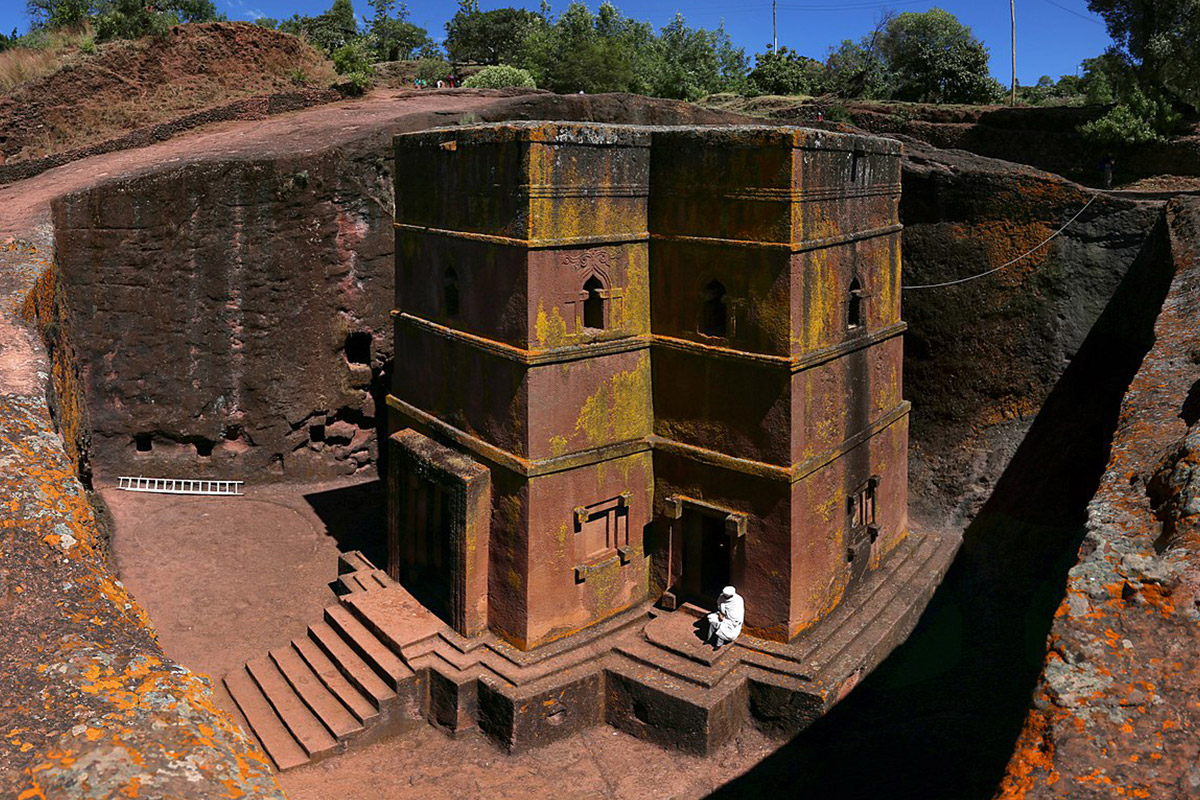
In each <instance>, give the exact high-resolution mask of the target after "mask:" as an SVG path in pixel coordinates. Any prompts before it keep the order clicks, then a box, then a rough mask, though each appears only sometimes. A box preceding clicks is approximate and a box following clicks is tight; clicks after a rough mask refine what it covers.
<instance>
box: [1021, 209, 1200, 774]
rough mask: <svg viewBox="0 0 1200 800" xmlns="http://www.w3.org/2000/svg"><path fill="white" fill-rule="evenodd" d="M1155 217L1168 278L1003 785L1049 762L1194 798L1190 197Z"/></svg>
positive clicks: (1198, 238) (1199, 370)
mask: <svg viewBox="0 0 1200 800" xmlns="http://www.w3.org/2000/svg"><path fill="white" fill-rule="evenodd" d="M1166 221H1167V228H1168V233H1169V242H1170V247H1171V253H1170V255H1171V259H1170V261H1169V262H1168V263H1166V264H1165V265H1164V269H1169V270H1170V277H1171V279H1172V280H1171V281H1170V285H1169V287H1168V288H1166V289H1165V299H1164V300H1163V303H1162V309H1161V311H1160V312H1159V315H1158V319H1157V320H1156V322H1155V325H1154V332H1153V333H1154V344H1153V346H1152V347H1151V348H1150V350H1149V352H1148V353H1147V354H1146V356H1145V357H1144V359H1143V360H1142V362H1141V366H1140V369H1139V371H1138V372H1137V374H1136V375H1135V376H1134V378H1133V380H1132V382H1131V383H1130V385H1129V387H1128V389H1127V390H1126V393H1125V397H1124V400H1123V402H1122V407H1121V411H1120V417H1119V421H1118V424H1117V429H1116V432H1115V434H1114V438H1113V442H1112V446H1111V450H1110V454H1109V463H1108V467H1107V469H1106V472H1105V474H1104V477H1103V479H1102V481H1101V484H1100V486H1099V488H1098V490H1097V492H1096V494H1095V496H1094V497H1093V499H1092V502H1091V504H1090V505H1089V507H1088V530H1087V535H1086V538H1085V545H1084V548H1083V550H1082V553H1081V556H1080V559H1079V561H1078V563H1077V564H1076V565H1075V567H1074V568H1072V570H1071V572H1070V575H1069V577H1068V584H1067V587H1066V597H1065V598H1064V600H1063V602H1062V604H1061V605H1060V607H1059V609H1058V611H1057V613H1056V614H1055V618H1054V623H1053V627H1052V630H1051V636H1050V642H1051V646H1052V648H1053V651H1054V652H1052V653H1051V655H1050V657H1048V658H1047V660H1046V663H1045V667H1044V669H1043V672H1042V678H1041V684H1040V686H1039V688H1038V692H1037V696H1038V698H1039V700H1038V701H1037V702H1036V703H1035V708H1034V709H1033V710H1032V711H1031V712H1030V714H1029V717H1028V719H1027V720H1026V726H1025V729H1026V733H1024V734H1022V739H1021V746H1020V747H1019V748H1018V750H1017V753H1016V754H1015V755H1014V756H1013V758H1012V759H1011V760H1010V762H1009V766H1008V774H1007V776H1006V779H1005V787H1006V790H1007V789H1011V793H1010V794H1008V795H1005V796H1008V797H1022V798H1023V797H1026V796H1029V797H1051V796H1062V795H1063V792H1062V791H1060V789H1061V787H1059V788H1058V789H1055V788H1051V787H1050V784H1049V782H1048V780H1047V776H1049V775H1050V774H1059V775H1061V776H1063V777H1066V778H1069V779H1070V781H1071V784H1072V789H1071V790H1070V791H1068V792H1066V796H1070V797H1076V798H1093V797H1095V798H1100V797H1113V796H1116V797H1182V796H1193V794H1194V793H1195V789H1196V786H1197V784H1198V783H1200V772H1198V771H1197V770H1196V769H1195V768H1194V765H1195V764H1196V763H1197V759H1198V758H1200V743H1198V742H1197V741H1196V740H1195V737H1194V736H1192V735H1191V734H1190V731H1191V730H1192V729H1193V728H1194V727H1195V726H1196V724H1197V723H1198V722H1200V720H1198V719H1197V715H1196V711H1197V708H1196V705H1195V704H1194V703H1193V702H1192V700H1193V698H1194V696H1195V692H1196V690H1197V688H1198V687H1197V682H1196V677H1195V676H1196V675H1198V674H1200V648H1196V647H1195V646H1194V645H1192V644H1191V643H1192V642H1194V641H1195V636H1194V629H1195V624H1196V621H1197V619H1198V618H1200V613H1198V611H1197V607H1196V603H1195V602H1194V598H1195V597H1196V596H1197V587H1200V572H1198V571H1197V569H1196V561H1197V559H1198V557H1200V553H1197V552H1196V551H1195V549H1194V548H1193V547H1192V546H1191V544H1190V543H1189V539H1188V538H1187V536H1186V535H1180V533H1181V532H1182V531H1185V530H1190V527H1189V526H1192V525H1194V523H1193V522H1192V521H1191V519H1190V515H1191V509H1192V508H1193V507H1194V500H1193V498H1194V497H1195V496H1196V495H1195V494H1194V492H1195V491H1196V490H1197V488H1198V487H1197V486H1196V485H1195V484H1194V482H1193V481H1192V480H1191V468H1190V466H1189V465H1190V459H1191V453H1192V452H1193V451H1194V448H1193V447H1192V445H1191V444H1187V445H1185V446H1181V444H1180V443H1181V442H1183V441H1185V440H1186V441H1187V442H1190V441H1191V440H1192V439H1193V437H1195V436H1196V435H1197V433H1198V430H1197V427H1196V424H1197V419H1196V418H1195V415H1194V414H1189V413H1188V411H1187V408H1188V405H1187V403H1188V402H1189V398H1190V393H1191V392H1192V387H1193V386H1195V385H1197V381H1198V379H1200V363H1198V361H1197V357H1196V355H1195V354H1196V353H1198V352H1200V337H1198V336H1197V332H1196V326H1195V315H1196V297H1195V294H1196V289H1195V288H1194V287H1195V286H1196V285H1197V278H1198V277H1200V276H1198V275H1197V262H1196V259H1195V258H1194V257H1193V255H1192V253H1193V250H1194V249H1195V247H1196V245H1197V243H1200V203H1197V202H1195V201H1194V200H1175V201H1172V202H1171V203H1170V204H1169V205H1168V206H1167V211H1166ZM1180 409H1184V411H1183V413H1181V411H1180ZM1181 436H1185V437H1186V439H1181V438H1180V437H1181ZM1180 464H1183V465H1184V466H1183V467H1182V468H1181V467H1179V465H1180ZM1031 731H1035V732H1037V733H1038V735H1039V737H1040V738H1039V739H1037V740H1036V741H1044V742H1051V743H1053V744H1054V746H1053V747H1044V748H1042V749H1041V750H1035V751H1034V755H1035V756H1039V757H1040V756H1042V755H1044V756H1045V757H1046V761H1044V762H1040V767H1041V768H1040V769H1031V768H1030V763H1031V758H1030V743H1029V737H1030V736H1031V735H1032V734H1031V733H1030V732H1031ZM1017 789H1019V790H1020V791H1019V792H1018V791H1017Z"/></svg>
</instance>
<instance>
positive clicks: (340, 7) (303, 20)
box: [279, 0, 358, 56]
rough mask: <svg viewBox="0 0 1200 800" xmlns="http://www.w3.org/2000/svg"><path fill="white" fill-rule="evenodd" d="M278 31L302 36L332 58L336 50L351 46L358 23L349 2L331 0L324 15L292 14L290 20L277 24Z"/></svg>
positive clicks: (348, 0) (355, 35)
mask: <svg viewBox="0 0 1200 800" xmlns="http://www.w3.org/2000/svg"><path fill="white" fill-rule="evenodd" d="M279 30H281V31H283V32H284V33H290V34H292V35H294V36H303V37H304V38H306V39H308V41H310V42H311V43H312V44H313V45H315V46H316V47H319V48H321V49H322V50H324V51H325V54H326V55H328V56H332V55H333V53H334V52H335V51H336V50H337V49H338V48H340V47H344V46H345V45H348V44H351V43H352V42H354V40H355V39H356V38H357V37H358V21H357V19H356V18H355V16H354V6H353V5H351V3H350V0H333V5H332V6H331V7H330V9H329V10H328V11H326V12H325V13H324V14H319V15H317V16H315V17H302V16H300V15H299V14H293V15H292V18H291V19H285V20H284V21H283V22H281V23H279Z"/></svg>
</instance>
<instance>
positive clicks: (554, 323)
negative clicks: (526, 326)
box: [534, 300, 571, 350]
mask: <svg viewBox="0 0 1200 800" xmlns="http://www.w3.org/2000/svg"><path fill="white" fill-rule="evenodd" d="M551 312H552V313H551V314H547V313H546V307H545V305H544V304H543V303H542V301H541V300H539V301H538V313H537V321H536V322H535V323H534V333H535V334H536V335H537V349H539V350H546V349H549V348H551V347H562V346H563V345H565V344H567V343H568V342H569V341H570V338H571V337H570V334H569V333H567V321H566V320H565V319H563V317H562V314H561V313H559V310H558V306H555V307H554V308H553V309H551Z"/></svg>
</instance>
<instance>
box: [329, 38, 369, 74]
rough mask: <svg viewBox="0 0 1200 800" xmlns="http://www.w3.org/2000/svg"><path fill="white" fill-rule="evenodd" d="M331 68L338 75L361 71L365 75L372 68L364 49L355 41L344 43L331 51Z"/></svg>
mask: <svg viewBox="0 0 1200 800" xmlns="http://www.w3.org/2000/svg"><path fill="white" fill-rule="evenodd" d="M333 69H334V71H335V72H337V74H338V75H349V74H350V73H352V72H361V73H363V74H365V75H367V76H370V75H371V73H372V72H373V70H374V68H373V67H372V66H371V62H370V61H368V60H367V51H366V49H365V48H364V47H363V46H362V45H360V44H358V43H357V42H353V43H351V44H344V45H342V46H341V47H339V48H338V49H336V50H334V51H333Z"/></svg>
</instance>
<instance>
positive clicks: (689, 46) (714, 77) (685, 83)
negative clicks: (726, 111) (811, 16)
mask: <svg viewBox="0 0 1200 800" xmlns="http://www.w3.org/2000/svg"><path fill="white" fill-rule="evenodd" d="M614 10H615V9H614ZM745 78H746V54H745V52H744V51H743V50H742V49H741V48H737V47H734V46H733V42H732V41H730V39H729V34H727V33H726V32H725V26H724V25H721V26H719V27H718V28H717V29H716V30H715V31H710V30H705V29H704V28H699V29H694V28H690V27H688V25H687V23H686V22H685V21H684V19H683V15H682V14H676V15H675V17H674V19H672V20H671V21H670V22H669V23H668V24H667V25H665V26H663V28H662V30H660V31H659V34H658V47H657V59H656V62H655V69H654V70H653V72H652V74H651V80H650V92H651V94H654V95H656V96H658V97H674V98H678V99H681V100H698V99H699V98H701V97H704V96H705V95H709V94H713V93H715V92H721V91H726V90H730V89H737V88H741V87H742V85H743V84H744V82H745Z"/></svg>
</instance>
